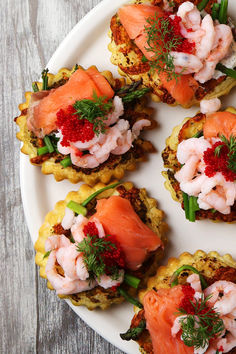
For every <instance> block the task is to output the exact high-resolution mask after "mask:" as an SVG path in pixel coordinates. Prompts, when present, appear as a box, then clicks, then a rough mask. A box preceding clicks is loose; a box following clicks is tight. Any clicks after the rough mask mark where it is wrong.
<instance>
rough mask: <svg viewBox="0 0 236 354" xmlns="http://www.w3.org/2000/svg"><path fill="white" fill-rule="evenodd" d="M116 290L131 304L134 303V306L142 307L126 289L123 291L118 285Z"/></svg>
mask: <svg viewBox="0 0 236 354" xmlns="http://www.w3.org/2000/svg"><path fill="white" fill-rule="evenodd" d="M117 290H118V292H119V293H120V295H121V296H123V297H124V298H125V300H127V301H128V302H130V303H131V304H133V305H135V306H136V307H139V308H140V309H142V308H143V305H142V304H141V303H140V302H139V301H138V300H136V299H135V298H133V297H132V296H131V295H129V294H128V293H127V291H125V290H124V289H122V288H121V287H119V288H118V289H117Z"/></svg>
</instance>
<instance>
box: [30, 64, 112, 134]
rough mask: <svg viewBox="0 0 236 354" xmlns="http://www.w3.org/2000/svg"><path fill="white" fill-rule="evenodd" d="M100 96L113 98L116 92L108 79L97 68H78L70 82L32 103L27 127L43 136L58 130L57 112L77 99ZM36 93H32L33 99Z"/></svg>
mask: <svg viewBox="0 0 236 354" xmlns="http://www.w3.org/2000/svg"><path fill="white" fill-rule="evenodd" d="M94 93H96V95H97V96H98V97H100V96H106V97H107V98H108V99H109V98H112V97H113V95H114V92H113V90H112V88H111V86H110V84H109V83H108V81H107V80H106V79H105V78H104V77H103V76H102V75H101V74H100V73H99V72H98V70H97V69H95V68H90V69H88V72H87V71H85V70H83V69H78V70H76V71H75V72H74V73H73V74H72V76H71V77H70V79H69V80H68V82H67V83H66V84H65V85H63V86H60V87H58V88H57V89H55V90H51V91H49V94H48V95H47V96H46V97H44V98H43V99H42V100H40V102H38V103H37V104H36V105H35V104H30V108H29V110H28V115H27V127H28V129H29V130H31V131H33V132H34V133H35V135H36V136H38V137H43V136H44V135H47V134H49V133H51V132H52V131H53V130H56V128H57V127H56V120H57V116H56V113H57V112H58V111H59V110H60V109H66V108H67V107H68V106H69V105H72V104H74V103H75V101H77V100H82V99H92V98H93V94H94ZM33 99H34V94H32V100H33Z"/></svg>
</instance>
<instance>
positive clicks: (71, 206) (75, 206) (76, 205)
mask: <svg viewBox="0 0 236 354" xmlns="http://www.w3.org/2000/svg"><path fill="white" fill-rule="evenodd" d="M66 206H67V208H69V209H71V210H73V211H74V212H75V213H76V214H82V215H83V216H85V215H87V209H86V208H85V207H83V206H82V205H81V204H79V203H77V202H74V201H73V200H70V201H69V203H68V204H67V205H66Z"/></svg>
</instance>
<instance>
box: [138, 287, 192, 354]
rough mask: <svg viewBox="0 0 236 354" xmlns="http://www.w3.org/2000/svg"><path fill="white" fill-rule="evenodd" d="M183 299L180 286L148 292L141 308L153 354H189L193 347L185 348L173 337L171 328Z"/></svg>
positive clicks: (182, 343)
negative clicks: (143, 312)
mask: <svg viewBox="0 0 236 354" xmlns="http://www.w3.org/2000/svg"><path fill="white" fill-rule="evenodd" d="M183 298H184V294H183V291H182V287H181V285H178V286H175V287H174V288H169V289H159V290H158V291H157V292H156V291H154V290H151V291H149V292H148V293H147V294H146V295H145V297H144V299H143V306H144V311H145V318H146V323H147V329H148V330H149V333H150V335H151V339H152V345H153V350H154V354H190V353H193V352H194V351H193V347H187V346H186V345H185V344H184V342H183V341H182V340H181V339H180V335H177V336H176V337H173V336H172V334H171V327H172V325H173V323H174V320H175V318H176V312H177V310H178V308H179V305H180V303H181V300H182V299H183Z"/></svg>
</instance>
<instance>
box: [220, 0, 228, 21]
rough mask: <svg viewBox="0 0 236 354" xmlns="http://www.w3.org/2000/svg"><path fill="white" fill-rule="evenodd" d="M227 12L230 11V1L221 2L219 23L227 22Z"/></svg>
mask: <svg viewBox="0 0 236 354" xmlns="http://www.w3.org/2000/svg"><path fill="white" fill-rule="evenodd" d="M227 10H228V0H221V4H220V11H219V22H220V23H226V22H227Z"/></svg>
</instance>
